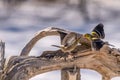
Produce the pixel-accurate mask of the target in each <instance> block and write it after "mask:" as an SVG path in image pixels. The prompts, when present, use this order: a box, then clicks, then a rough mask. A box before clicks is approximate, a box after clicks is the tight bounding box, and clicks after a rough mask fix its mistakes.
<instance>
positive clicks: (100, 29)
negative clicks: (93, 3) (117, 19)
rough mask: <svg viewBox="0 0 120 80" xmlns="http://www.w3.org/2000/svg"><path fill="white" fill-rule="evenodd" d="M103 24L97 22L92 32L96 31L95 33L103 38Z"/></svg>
mask: <svg viewBox="0 0 120 80" xmlns="http://www.w3.org/2000/svg"><path fill="white" fill-rule="evenodd" d="M103 28H104V25H103V24H101V23H100V24H98V25H97V26H96V27H95V28H94V29H93V30H92V32H95V33H97V35H98V36H99V37H100V38H101V39H104V38H105V32H104V29H103Z"/></svg>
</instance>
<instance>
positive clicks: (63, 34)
mask: <svg viewBox="0 0 120 80" xmlns="http://www.w3.org/2000/svg"><path fill="white" fill-rule="evenodd" d="M58 33H59V34H60V40H61V43H62V42H63V39H64V38H65V36H66V35H67V33H65V32H60V31H58Z"/></svg>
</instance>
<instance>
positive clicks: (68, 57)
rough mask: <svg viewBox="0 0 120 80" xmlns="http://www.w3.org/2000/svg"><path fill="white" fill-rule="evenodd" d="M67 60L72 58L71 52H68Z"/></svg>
mask: <svg viewBox="0 0 120 80" xmlns="http://www.w3.org/2000/svg"><path fill="white" fill-rule="evenodd" d="M67 60H74V56H73V53H71V52H69V54H68V56H67Z"/></svg>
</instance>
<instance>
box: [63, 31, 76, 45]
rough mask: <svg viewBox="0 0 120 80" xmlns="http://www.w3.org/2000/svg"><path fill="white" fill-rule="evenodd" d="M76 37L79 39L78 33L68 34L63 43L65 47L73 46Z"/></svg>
mask: <svg viewBox="0 0 120 80" xmlns="http://www.w3.org/2000/svg"><path fill="white" fill-rule="evenodd" d="M76 37H77V36H76V33H74V32H71V33H69V34H67V35H66V36H65V38H64V39H63V41H62V45H65V46H70V45H72V44H73V43H74V42H75V40H76Z"/></svg>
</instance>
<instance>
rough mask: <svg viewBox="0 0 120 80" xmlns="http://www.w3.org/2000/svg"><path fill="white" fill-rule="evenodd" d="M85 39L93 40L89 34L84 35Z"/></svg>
mask: <svg viewBox="0 0 120 80" xmlns="http://www.w3.org/2000/svg"><path fill="white" fill-rule="evenodd" d="M84 37H85V38H87V39H88V40H91V39H92V35H91V34H88V33H86V34H84Z"/></svg>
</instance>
